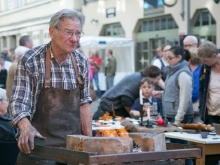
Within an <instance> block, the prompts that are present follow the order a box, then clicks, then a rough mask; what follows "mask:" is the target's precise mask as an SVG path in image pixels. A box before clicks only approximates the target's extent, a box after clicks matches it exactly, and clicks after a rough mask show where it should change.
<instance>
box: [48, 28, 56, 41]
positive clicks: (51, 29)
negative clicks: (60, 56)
mask: <svg viewBox="0 0 220 165" xmlns="http://www.w3.org/2000/svg"><path fill="white" fill-rule="evenodd" d="M54 33H55V30H54V28H53V27H51V26H50V27H49V34H50V38H51V39H53V38H54Z"/></svg>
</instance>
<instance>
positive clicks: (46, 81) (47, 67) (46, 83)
mask: <svg viewBox="0 0 220 165" xmlns="http://www.w3.org/2000/svg"><path fill="white" fill-rule="evenodd" d="M45 60H46V61H45V64H46V65H45V72H46V76H45V79H44V88H50V68H51V66H50V60H51V55H50V44H49V45H48V46H47V49H46V59H45Z"/></svg>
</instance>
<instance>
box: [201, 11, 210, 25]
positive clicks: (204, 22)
mask: <svg viewBox="0 0 220 165" xmlns="http://www.w3.org/2000/svg"><path fill="white" fill-rule="evenodd" d="M208 24H209V13H208V12H205V13H202V25H203V26H204V25H208Z"/></svg>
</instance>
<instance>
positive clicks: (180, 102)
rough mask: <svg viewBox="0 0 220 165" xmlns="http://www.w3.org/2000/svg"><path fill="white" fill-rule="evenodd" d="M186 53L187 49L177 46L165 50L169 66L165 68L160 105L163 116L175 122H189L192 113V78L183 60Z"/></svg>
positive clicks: (187, 52)
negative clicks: (165, 75) (164, 80)
mask: <svg viewBox="0 0 220 165" xmlns="http://www.w3.org/2000/svg"><path fill="white" fill-rule="evenodd" d="M186 54H189V51H188V50H184V49H182V48H181V47H179V46H173V47H171V48H170V49H169V50H168V52H167V59H168V62H169V66H167V68H166V72H167V79H166V82H165V90H164V93H163V97H162V105H163V110H164V115H165V117H166V118H167V119H168V121H169V122H172V123H175V124H178V122H181V123H191V122H192V119H193V114H194V112H193V107H192V100H191V98H192V86H193V83H192V81H193V78H192V73H191V71H190V69H189V67H188V66H187V62H186V61H185V55H186Z"/></svg>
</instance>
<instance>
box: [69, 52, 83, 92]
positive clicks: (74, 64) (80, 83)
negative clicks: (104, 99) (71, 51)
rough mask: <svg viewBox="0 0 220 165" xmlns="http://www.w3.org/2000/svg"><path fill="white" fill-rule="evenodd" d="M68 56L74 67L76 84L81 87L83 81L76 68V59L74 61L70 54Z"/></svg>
mask: <svg viewBox="0 0 220 165" xmlns="http://www.w3.org/2000/svg"><path fill="white" fill-rule="evenodd" d="M70 57H71V60H72V63H73V67H74V70H75V73H76V77H77V79H76V80H77V85H78V86H79V88H81V89H82V88H83V85H84V83H85V82H84V81H82V76H81V75H80V74H79V70H78V67H77V65H76V61H75V59H74V57H73V55H70Z"/></svg>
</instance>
